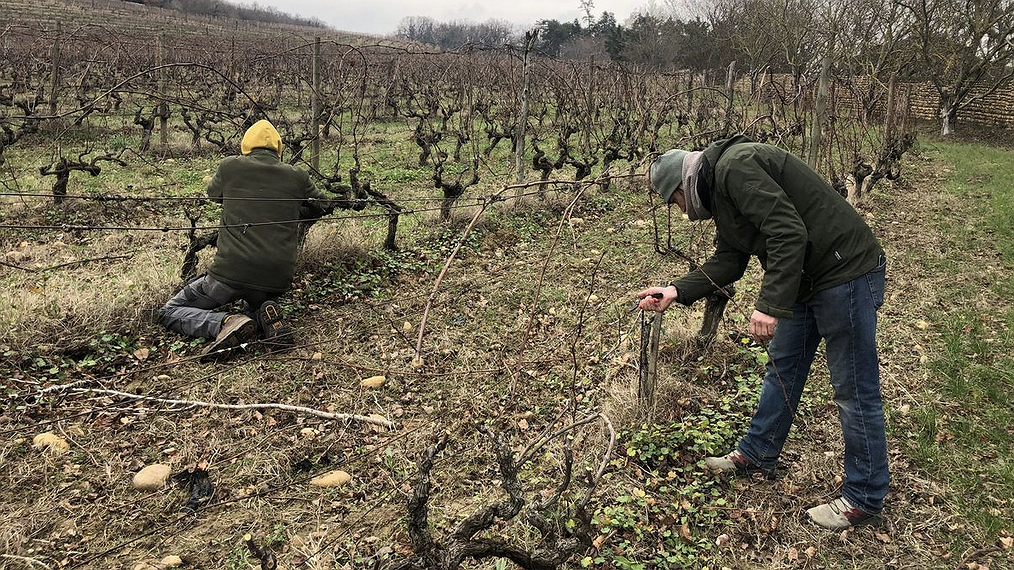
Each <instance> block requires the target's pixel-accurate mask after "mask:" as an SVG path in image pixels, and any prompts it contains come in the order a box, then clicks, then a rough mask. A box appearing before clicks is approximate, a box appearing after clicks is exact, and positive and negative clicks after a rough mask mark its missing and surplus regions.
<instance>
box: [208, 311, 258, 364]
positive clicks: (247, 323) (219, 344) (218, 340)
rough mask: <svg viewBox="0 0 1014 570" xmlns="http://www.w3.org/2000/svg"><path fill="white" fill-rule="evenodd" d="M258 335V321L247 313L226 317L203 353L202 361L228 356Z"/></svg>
mask: <svg viewBox="0 0 1014 570" xmlns="http://www.w3.org/2000/svg"><path fill="white" fill-rule="evenodd" d="M256 335H257V323H256V322H254V320H253V319H251V318H250V317H248V316H246V315H240V314H234V315H228V316H226V317H225V320H224V321H222V329H221V330H220V331H218V336H216V337H215V340H213V341H211V343H209V344H208V347H207V348H205V349H204V352H202V353H201V362H211V361H213V360H218V359H222V358H226V357H228V356H229V355H230V354H231V353H232V349H234V348H236V347H237V346H239V345H241V344H243V343H244V342H247V341H249V340H250V339H252V338H253V337H254V336H256Z"/></svg>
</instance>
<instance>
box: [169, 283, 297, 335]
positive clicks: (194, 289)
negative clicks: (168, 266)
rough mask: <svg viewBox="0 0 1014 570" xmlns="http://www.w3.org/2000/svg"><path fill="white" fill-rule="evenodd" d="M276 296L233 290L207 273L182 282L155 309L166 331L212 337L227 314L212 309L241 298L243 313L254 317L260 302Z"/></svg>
mask: <svg viewBox="0 0 1014 570" xmlns="http://www.w3.org/2000/svg"><path fill="white" fill-rule="evenodd" d="M276 297H278V293H269V292H267V291H258V290H256V289H236V288H234V287H232V286H229V285H226V284H225V283H222V282H221V281H219V280H217V279H215V278H214V277H212V276H210V275H204V276H201V277H198V278H197V279H194V280H193V281H191V282H190V283H187V284H186V285H184V286H183V288H182V289H180V292H179V293H176V296H175V297H173V298H172V299H169V302H168V303H166V304H165V306H164V307H162V308H161V309H159V311H158V322H159V323H161V324H162V326H164V327H165V328H167V329H169V330H174V331H176V332H178V333H180V334H184V335H187V336H191V337H203V338H215V337H216V336H218V331H220V330H221V329H222V321H224V320H225V317H226V316H227V315H228V314H229V313H227V312H223V311H216V310H215V309H218V308H219V307H222V306H223V305H228V304H229V303H231V302H233V301H236V300H239V299H242V300H243V312H244V313H245V314H246V315H247V316H248V317H250V318H254V313H255V312H256V311H257V309H259V308H260V306H261V304H262V303H264V301H267V300H274V299H275V298H276ZM254 320H256V319H255V318H254Z"/></svg>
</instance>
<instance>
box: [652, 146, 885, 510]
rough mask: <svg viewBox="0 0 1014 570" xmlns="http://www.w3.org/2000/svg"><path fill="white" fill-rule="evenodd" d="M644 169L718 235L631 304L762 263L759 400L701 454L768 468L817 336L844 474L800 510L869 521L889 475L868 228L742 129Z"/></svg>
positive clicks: (710, 287)
mask: <svg viewBox="0 0 1014 570" xmlns="http://www.w3.org/2000/svg"><path fill="white" fill-rule="evenodd" d="M649 176H650V181H651V184H652V186H653V187H654V189H655V191H657V192H658V193H659V194H660V195H661V196H662V199H663V200H665V201H666V202H667V203H674V204H677V205H678V206H679V207H680V209H682V210H683V211H684V212H685V213H686V214H687V217H688V218H689V219H690V220H707V219H710V218H714V220H715V226H716V230H717V247H716V251H715V253H714V255H712V256H711V258H710V259H708V260H707V262H705V263H704V265H702V266H701V267H700V268H699V269H697V270H695V271H692V272H691V273H689V274H687V275H686V276H684V277H682V278H681V279H679V280H677V281H675V282H673V283H672V284H671V285H669V286H667V287H652V288H649V289H645V290H644V291H641V292H640V293H638V297H640V298H642V299H643V300H642V301H641V302H640V307H641V308H642V309H644V310H649V311H664V310H665V309H667V308H668V307H669V306H670V305H671V304H672V303H674V302H676V303H681V304H683V305H690V304H691V303H693V302H694V301H697V300H698V299H701V298H702V297H705V296H707V295H709V294H711V293H713V292H715V291H716V290H717V289H719V288H721V287H724V286H726V285H729V284H731V283H733V282H734V281H736V280H738V279H739V278H741V277H742V276H743V273H744V272H745V271H746V267H747V263H748V262H749V260H750V257H751V256H757V258H758V259H759V261H760V264H761V267H762V268H763V270H764V278H763V282H762V284H761V289H760V293H759V295H758V298H757V302H756V305H755V309H756V310H754V312H753V314H752V316H751V317H750V326H749V332H750V334H751V335H752V336H753V337H754V338H755V339H757V340H758V341H762V342H764V341H769V340H770V341H771V343H770V345H769V346H768V354H769V355H770V359H769V362H768V364H767V373H766V375H765V377H764V386H763V388H762V390H761V396H760V403H759V405H758V408H757V411H756V412H755V413H754V416H753V419H752V420H751V422H750V429H749V431H748V432H747V434H746V435H745V436H744V437H743V438H742V440H740V442H739V445H738V447H737V448H736V449H735V450H734V451H732V452H731V453H729V454H727V455H725V456H722V457H708V458H707V459H706V460H705V463H706V465H707V466H708V467H709V468H710V469H712V470H715V471H720V472H730V473H735V474H739V475H745V474H750V473H754V472H760V473H764V474H766V475H768V476H769V477H770V476H773V474H774V469H775V466H776V463H777V460H778V456H779V454H780V453H781V451H782V446H783V445H784V443H785V439H786V437H787V436H788V433H789V428H790V426H791V424H792V420H793V418H794V416H795V412H796V408H797V406H798V405H799V400H800V397H801V395H802V392H803V385H804V384H805V382H806V378H807V376H808V375H809V372H810V365H811V363H812V362H813V358H814V355H815V354H816V352H817V345H819V344H820V341H821V339H824V341H825V343H826V352H827V364H828V369H829V371H830V374H831V385H832V387H833V388H834V401H835V404H837V406H838V417H839V419H840V420H841V427H842V433H843V436H844V439H845V480H844V483H843V485H842V489H841V496H840V497H838V498H836V499H834V500H832V501H830V502H829V503H826V504H822V505H819V506H816V507H813V508H811V509H809V510H807V514H808V515H809V516H810V518H811V519H812V520H813V522H815V523H816V524H818V525H820V526H822V527H825V528H829V529H842V528H848V527H851V526H856V525H860V524H874V523H879V522H880V512H881V508H882V507H883V499H884V496H885V495H886V494H887V490H888V483H889V478H890V476H889V473H888V466H887V444H886V436H885V433H884V412H883V408H882V404H881V397H880V369H879V363H878V360H877V340H876V325H877V310H878V309H879V308H880V306H881V304H883V300H884V275H885V268H886V259H885V257H884V251H883V249H882V248H881V247H880V244H879V243H878V242H877V240H876V238H875V237H874V236H873V232H872V231H871V230H870V228H869V226H867V225H866V223H865V222H864V221H863V219H862V217H861V216H860V215H859V214H858V213H857V212H856V211H855V209H853V208H852V206H851V205H849V203H848V202H846V201H845V200H844V199H843V198H842V197H841V196H840V195H839V194H838V193H837V192H836V191H835V190H834V189H833V188H831V186H830V185H829V184H828V183H827V182H826V181H825V180H824V179H822V178H821V177H820V176H819V175H818V174H817V173H816V172H814V171H813V170H812V169H811V168H810V167H809V166H807V165H806V163H804V162H803V161H802V160H800V159H799V158H798V157H796V156H793V155H792V154H790V153H788V152H786V151H784V150H782V149H780V148H777V147H774V146H771V145H767V144H761V143H755V142H753V141H751V140H750V139H748V138H746V137H742V136H740V137H735V138H731V139H726V140H721V141H718V142H715V143H713V144H712V145H710V146H708V147H707V148H706V149H704V151H700V152H687V151H683V150H677V149H674V150H670V151H669V152H666V153H665V154H663V155H662V156H661V157H659V158H658V159H657V160H656V161H655V162H654V163H653V164H652V165H651V169H650V172H649ZM658 294H661V297H660V298H655V297H652V295H658Z"/></svg>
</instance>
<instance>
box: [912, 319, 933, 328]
mask: <svg viewBox="0 0 1014 570" xmlns="http://www.w3.org/2000/svg"><path fill="white" fill-rule="evenodd" d="M929 326H930V325H929V323H927V322H926V321H923V320H918V321H916V322H915V328H917V329H919V330H921V331H924V330H926V329H928V328H929Z"/></svg>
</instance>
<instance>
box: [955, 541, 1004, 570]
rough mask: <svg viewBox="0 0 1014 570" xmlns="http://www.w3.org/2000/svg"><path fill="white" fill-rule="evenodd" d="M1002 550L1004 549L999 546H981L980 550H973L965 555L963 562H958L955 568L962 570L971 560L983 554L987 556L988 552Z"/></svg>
mask: <svg viewBox="0 0 1014 570" xmlns="http://www.w3.org/2000/svg"><path fill="white" fill-rule="evenodd" d="M1000 550H1003V549H1002V548H1000V547H999V546H990V547H988V548H980V549H978V550H973V551H972V552H969V553H968V554H967V555H965V557H964V558H962V559H961V562H958V565H957V566H955V567H954V568H955V570H961V569H962V568H965V567H966V564H967V563H969V562H971V561H972V560H974V559H976V558H979V557H981V556H985V555H987V554H992V553H994V552H999V551H1000Z"/></svg>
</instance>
